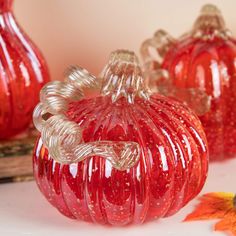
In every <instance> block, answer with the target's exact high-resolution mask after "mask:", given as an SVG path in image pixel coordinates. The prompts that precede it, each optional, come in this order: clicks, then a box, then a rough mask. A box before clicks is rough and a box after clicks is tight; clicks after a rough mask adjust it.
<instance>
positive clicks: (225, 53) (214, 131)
mask: <svg viewBox="0 0 236 236" xmlns="http://www.w3.org/2000/svg"><path fill="white" fill-rule="evenodd" d="M151 42H152V45H151V44H150V41H149V42H147V41H146V43H145V44H146V45H144V46H143V49H142V50H143V55H144V57H145V60H146V62H147V59H148V58H149V59H148V60H149V61H151V58H150V56H149V57H147V56H146V55H147V47H148V46H153V47H156V49H157V51H158V52H159V56H160V57H159V62H157V60H156V62H155V63H149V65H148V67H149V68H148V70H149V71H152V72H151V73H152V75H153V76H152V78H153V81H152V83H156V84H155V85H153V86H154V87H157V88H160V87H162V91H163V93H164V94H165V95H169V96H175V97H177V98H179V99H182V100H183V101H186V102H187V103H188V104H189V105H190V107H192V108H194V109H195V111H196V112H197V113H198V114H199V117H200V120H201V121H202V124H203V127H204V129H205V132H206V136H207V140H208V144H209V150H210V159H215V160H216V159H225V158H228V157H232V156H235V154H236V119H235V118H236V106H235V102H236V64H235V60H236V44H235V39H234V38H232V36H231V34H230V32H229V31H228V30H227V29H226V27H225V24H224V20H223V18H222V16H221V14H220V12H219V10H218V9H217V8H216V7H215V6H213V5H205V6H204V7H203V8H202V11H201V15H200V16H199V17H198V18H197V20H196V22H195V25H194V27H193V30H192V31H191V32H190V33H187V34H185V35H184V36H182V37H181V38H180V39H178V40H174V39H173V38H171V37H170V36H169V35H167V34H166V33H165V32H164V31H158V32H157V33H156V36H155V37H154V38H153V39H152V40H151ZM160 58H161V59H160ZM158 70H159V72H157V71H158ZM163 70H166V71H168V75H166V76H164V77H163V73H162V72H163ZM154 71H156V72H157V73H158V74H156V75H154ZM164 73H166V72H164ZM155 76H156V78H154V77H155ZM154 81H156V82H154Z"/></svg>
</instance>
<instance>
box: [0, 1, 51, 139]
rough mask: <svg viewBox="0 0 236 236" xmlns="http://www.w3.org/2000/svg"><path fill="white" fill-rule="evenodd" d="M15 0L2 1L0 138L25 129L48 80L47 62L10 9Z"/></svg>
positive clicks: (0, 33)
mask: <svg viewBox="0 0 236 236" xmlns="http://www.w3.org/2000/svg"><path fill="white" fill-rule="evenodd" d="M11 5H12V0H4V1H3V0H1V1H0V12H1V13H0V14H1V15H0V18H1V21H0V139H6V138H10V137H12V136H14V135H16V134H18V133H20V132H21V131H23V130H25V129H26V128H27V127H28V126H29V124H30V123H31V121H32V112H33V109H34V107H35V105H36V104H37V103H38V100H39V91H40V89H41V88H42V86H43V85H44V84H45V83H46V82H48V80H49V75H48V69H47V66H46V63H45V61H44V59H43V57H42V55H41V53H40V52H39V51H38V49H37V48H36V47H35V46H34V45H33V43H32V42H31V41H30V39H29V38H28V37H27V36H26V35H25V34H24V33H23V32H22V30H21V29H20V27H19V26H18V24H17V23H16V21H15V18H14V16H13V14H12V11H11Z"/></svg>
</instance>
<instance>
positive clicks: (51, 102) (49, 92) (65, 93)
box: [33, 50, 147, 170]
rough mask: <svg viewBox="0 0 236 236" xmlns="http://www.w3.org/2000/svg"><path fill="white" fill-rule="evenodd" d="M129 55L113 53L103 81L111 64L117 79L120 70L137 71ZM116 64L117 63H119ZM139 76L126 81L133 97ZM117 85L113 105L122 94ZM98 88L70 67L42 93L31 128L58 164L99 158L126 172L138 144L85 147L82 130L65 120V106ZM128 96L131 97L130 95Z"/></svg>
mask: <svg viewBox="0 0 236 236" xmlns="http://www.w3.org/2000/svg"><path fill="white" fill-rule="evenodd" d="M130 55H131V52H128V51H127V52H124V51H122V50H120V51H117V52H115V53H113V55H112V57H111V60H110V64H108V66H107V67H106V68H105V69H104V71H103V75H102V76H103V77H104V80H105V79H108V78H110V79H111V74H109V73H110V72H111V71H114V68H112V65H114V64H116V68H118V69H116V70H115V72H116V73H117V75H118V74H120V71H119V68H120V69H121V68H126V69H127V70H129V69H128V68H130V66H135V69H137V68H139V67H138V66H137V65H135V63H136V62H135V61H136V60H134V56H130ZM123 57H125V58H123ZM119 60H120V63H118V61H119ZM117 66H118V67H117ZM136 67H137V68H136ZM139 70H140V71H141V69H140V68H139V69H137V71H139ZM138 74H139V76H137V73H136V72H134V71H133V70H131V77H130V78H128V77H127V78H126V79H127V80H130V83H134V84H135V86H136V89H133V93H135V94H136V93H138V92H137V91H140V89H139V88H140V86H141V85H142V83H140V80H141V79H140V77H141V74H140V72H138ZM113 76H114V75H113ZM122 76H123V77H125V76H128V73H124V74H123V75H122ZM132 80H133V82H132ZM134 81H135V82H134ZM108 82H109V81H107V82H104V86H103V89H102V92H103V94H105V93H108V90H109V89H105V86H107V84H108ZM126 82H127V81H126ZM123 83H124V82H123ZM119 84H120V87H119V88H117V89H116V95H114V97H113V100H114V101H115V100H116V99H117V98H118V97H119V95H120V94H121V87H122V86H121V85H122V82H119ZM126 84H127V83H126ZM97 86H98V79H97V78H96V77H95V76H93V75H91V74H90V73H89V72H88V71H87V70H85V69H83V68H81V67H71V68H70V69H69V70H68V71H67V76H66V80H65V81H64V82H59V81H53V82H50V83H48V84H47V85H45V86H44V87H43V89H42V90H41V93H40V103H39V104H38V105H37V106H36V108H35V110H34V113H33V122H34V125H35V127H36V128H37V129H38V131H40V132H41V139H42V142H43V144H44V145H45V146H46V148H47V149H48V151H49V153H50V155H51V157H52V158H53V159H54V160H56V161H57V162H59V163H62V164H71V163H76V162H79V161H83V160H84V159H85V158H88V157H92V156H100V157H103V158H105V159H106V160H108V161H109V162H110V163H111V164H112V166H113V167H114V168H116V169H118V170H126V169H128V168H131V167H133V166H134V165H135V164H136V163H137V161H138V160H139V158H140V155H141V150H140V146H139V144H138V143H136V142H131V141H109V140H104V141H95V142H88V143H85V142H84V141H83V139H82V132H83V130H82V129H81V127H80V126H79V125H78V124H77V123H75V122H74V121H70V120H69V119H68V118H67V117H66V111H67V109H68V104H69V103H70V102H71V101H75V100H80V99H81V98H83V97H84V93H83V90H84V88H91V87H97ZM142 91H143V90H142ZM123 92H124V91H123ZM133 93H131V94H133ZM140 94H142V96H146V97H147V93H146V92H145V91H144V92H143V93H141V92H140ZM128 96H131V97H132V95H130V94H129V95H128ZM131 100H132V99H131Z"/></svg>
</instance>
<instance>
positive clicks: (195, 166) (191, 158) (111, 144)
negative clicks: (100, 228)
mask: <svg viewBox="0 0 236 236" xmlns="http://www.w3.org/2000/svg"><path fill="white" fill-rule="evenodd" d="M66 74H67V75H66V79H65V81H63V82H59V81H54V82H51V83H48V84H47V85H45V86H44V88H43V89H42V91H41V93H40V103H39V104H38V105H37V107H36V108H35V111H34V123H35V126H36V127H37V129H38V130H39V131H40V133H41V136H40V138H39V139H38V141H37V143H36V145H35V150H34V155H33V167H34V175H35V179H36V182H37V184H38V187H39V189H40V190H41V192H42V193H43V195H44V196H45V197H46V198H47V200H48V201H49V202H50V203H51V204H52V205H53V206H54V207H56V208H57V209H58V210H59V211H60V212H61V213H62V214H64V215H66V216H68V217H70V218H72V219H77V220H84V221H90V222H96V223H99V224H109V225H120V226H121V225H127V224H131V223H134V224H140V223H143V222H145V221H148V220H151V219H155V218H160V217H165V216H169V215H172V214H174V213H175V212H177V211H178V210H179V209H181V208H182V207H183V206H184V205H185V204H187V203H188V202H189V201H190V200H191V199H192V198H194V197H195V196H196V195H197V194H198V193H199V191H200V190H201V189H202V187H203V185H204V182H205V179H206V176H207V169H208V148H207V143H206V137H205V134H204V131H203V128H202V125H201V123H200V121H199V119H198V117H197V116H196V115H195V114H194V113H193V112H192V111H191V110H190V109H189V108H187V107H186V106H185V105H183V104H182V103H180V102H178V101H176V100H173V99H170V98H167V97H164V96H163V95H160V94H154V93H151V92H150V90H149V88H148V87H147V85H146V83H145V81H144V79H143V74H142V70H141V68H140V65H139V62H138V59H137V57H136V55H135V54H134V53H133V52H130V51H127V50H117V51H115V52H113V53H111V56H110V59H109V61H108V63H107V65H106V66H105V68H104V69H103V71H102V73H101V74H100V76H99V77H95V76H93V75H91V74H90V73H89V72H88V71H87V70H85V69H83V68H80V67H78V66H76V67H72V68H70V69H69V70H68V71H67V73H66ZM88 87H94V88H97V89H99V90H100V94H99V95H97V96H95V97H86V96H85V93H84V89H85V88H88Z"/></svg>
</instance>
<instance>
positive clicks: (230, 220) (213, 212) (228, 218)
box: [184, 192, 236, 236]
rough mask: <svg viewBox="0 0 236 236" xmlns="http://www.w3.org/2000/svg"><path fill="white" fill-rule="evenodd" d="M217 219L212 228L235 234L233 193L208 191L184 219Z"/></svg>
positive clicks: (235, 205)
mask: <svg viewBox="0 0 236 236" xmlns="http://www.w3.org/2000/svg"><path fill="white" fill-rule="evenodd" d="M212 219H219V222H217V223H216V224H215V227H214V230H216V231H225V232H228V233H230V234H231V235H235V236H236V197H235V194H234V193H223V192H219V193H208V194H205V195H203V196H202V197H201V198H200V203H199V204H198V205H197V206H196V208H195V210H194V211H193V212H192V213H190V214H189V215H188V216H187V217H186V218H185V219H184V221H193V220H212Z"/></svg>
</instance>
